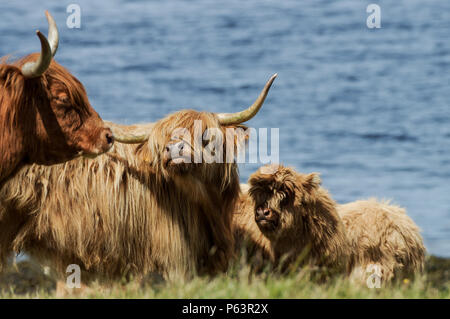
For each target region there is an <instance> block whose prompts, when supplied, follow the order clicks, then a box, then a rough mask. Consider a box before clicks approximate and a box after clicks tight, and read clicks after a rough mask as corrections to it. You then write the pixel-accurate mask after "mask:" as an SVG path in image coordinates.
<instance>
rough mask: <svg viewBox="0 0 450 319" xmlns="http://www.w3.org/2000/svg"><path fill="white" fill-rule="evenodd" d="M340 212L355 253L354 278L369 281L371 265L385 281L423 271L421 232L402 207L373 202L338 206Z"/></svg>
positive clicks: (358, 202)
mask: <svg viewBox="0 0 450 319" xmlns="http://www.w3.org/2000/svg"><path fill="white" fill-rule="evenodd" d="M338 212H339V215H340V216H341V218H342V221H343V222H344V225H345V229H346V233H347V238H348V239H349V244H350V249H351V251H352V254H351V263H350V267H351V269H352V277H353V278H356V279H359V280H361V279H364V278H367V277H368V275H370V273H371V272H373V271H374V270H375V269H373V270H370V268H369V266H370V265H376V266H378V267H379V274H378V275H380V276H381V279H382V280H386V281H389V280H391V279H393V278H401V277H404V276H411V275H413V274H414V273H417V272H421V271H422V270H423V267H424V260H425V247H424V245H423V240H422V237H421V236H420V230H419V228H418V227H417V225H416V224H415V223H414V222H413V221H412V219H411V218H409V217H408V216H407V215H406V212H405V210H404V209H403V208H401V207H399V206H396V205H392V204H390V203H389V202H380V201H377V200H375V199H371V200H363V201H356V202H352V203H348V204H344V205H339V206H338ZM368 271H369V272H368Z"/></svg>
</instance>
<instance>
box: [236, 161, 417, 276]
mask: <svg viewBox="0 0 450 319" xmlns="http://www.w3.org/2000/svg"><path fill="white" fill-rule="evenodd" d="M233 225H234V229H235V234H237V235H238V236H237V237H238V238H246V239H247V241H249V242H250V244H251V245H252V247H253V248H252V250H253V251H255V250H257V251H258V250H259V251H261V252H263V253H262V254H263V255H265V256H269V258H270V259H271V261H272V262H273V263H275V264H276V263H278V262H280V261H281V260H282V258H283V257H284V258H286V259H285V260H286V262H287V263H288V264H289V263H290V264H292V262H293V261H295V260H296V258H298V257H299V256H300V254H301V253H302V252H304V251H305V249H306V250H307V251H309V255H308V257H307V261H308V262H309V263H312V264H315V265H325V266H327V267H330V266H331V267H333V268H335V267H337V268H338V269H345V270H346V273H348V274H350V275H351V277H352V278H355V279H357V280H365V279H366V278H367V277H368V276H369V275H370V273H367V270H370V271H376V273H377V275H379V276H381V279H382V280H391V279H392V278H394V276H395V275H398V276H403V275H410V274H414V273H416V272H419V271H421V270H422V269H423V264H424V257H425V248H424V245H423V241H422V238H421V236H420V233H419V229H418V227H417V226H416V225H415V224H414V222H413V221H412V220H411V219H410V218H409V217H408V216H407V215H406V213H405V210H404V209H402V208H400V207H398V206H394V205H391V204H389V203H388V202H379V201H376V200H368V201H357V202H353V203H349V204H345V205H338V204H337V203H336V202H335V201H333V199H332V198H331V196H330V195H329V194H328V192H327V191H326V190H325V189H323V188H322V187H320V179H319V177H318V175H317V174H315V173H312V174H301V173H297V172H295V171H294V170H293V169H291V168H286V167H283V166H277V165H272V166H265V167H262V168H260V169H259V170H258V171H257V172H256V173H254V174H252V175H251V176H250V179H249V189H248V193H247V194H244V195H243V196H242V198H241V200H240V202H239V204H238V206H237V209H236V213H235V215H234V220H233ZM255 247H256V248H255ZM370 265H373V266H375V267H373V266H371V267H373V268H368V267H369V266H370Z"/></svg>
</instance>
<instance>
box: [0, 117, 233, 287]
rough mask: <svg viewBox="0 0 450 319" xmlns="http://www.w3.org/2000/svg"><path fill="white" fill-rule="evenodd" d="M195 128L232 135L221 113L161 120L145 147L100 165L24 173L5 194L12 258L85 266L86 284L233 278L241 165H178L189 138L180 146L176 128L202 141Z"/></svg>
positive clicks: (117, 153) (5, 239) (121, 149)
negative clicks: (175, 150) (174, 151)
mask: <svg viewBox="0 0 450 319" xmlns="http://www.w3.org/2000/svg"><path fill="white" fill-rule="evenodd" d="M195 120H201V121H202V132H203V131H204V130H205V129H206V128H219V129H220V130H221V131H222V132H224V133H225V129H226V127H224V126H221V125H220V124H219V122H218V119H217V116H216V115H215V114H211V113H204V112H195V111H190V110H188V111H180V112H177V113H175V114H172V115H170V116H167V117H166V118H164V119H162V120H160V121H158V122H156V123H155V126H154V128H153V130H152V132H151V133H150V137H149V139H148V141H147V142H145V143H143V144H140V145H138V146H135V145H122V144H116V145H115V146H114V147H113V150H112V151H111V152H109V153H107V155H105V156H101V157H97V158H95V159H92V160H89V159H82V158H80V159H75V160H73V161H70V162H68V163H65V164H60V165H54V166H51V167H45V166H39V165H32V166H28V167H24V168H23V169H21V170H20V171H19V172H18V173H17V174H16V175H15V176H14V177H13V178H11V179H10V180H8V181H7V182H6V183H5V185H4V187H3V188H2V189H1V190H0V206H1V207H0V248H1V253H2V257H3V260H4V257H5V256H6V255H7V254H8V253H9V252H11V251H14V252H19V251H24V252H26V253H28V254H30V255H31V256H32V257H35V258H37V259H38V260H40V261H41V262H50V264H51V265H53V266H54V267H55V268H56V269H57V270H58V271H59V272H60V273H62V274H64V272H65V269H66V267H67V266H68V265H69V264H78V265H80V266H81V267H82V269H84V270H86V273H85V274H84V277H82V281H83V282H86V280H88V278H118V277H120V276H122V275H124V274H133V275H138V276H139V275H144V274H147V273H149V272H157V273H160V274H162V275H163V276H164V277H165V278H169V279H172V278H179V277H189V276H192V275H194V274H213V273H216V272H218V271H224V270H226V269H227V264H228V261H229V260H230V258H231V256H232V254H233V236H232V232H231V219H232V212H233V208H234V206H235V201H236V199H237V198H238V197H239V177H238V171H237V165H236V164H235V163H225V164H220V163H212V164H206V163H199V164H194V163H192V164H188V163H176V162H175V161H171V160H170V159H168V158H167V156H166V152H165V149H166V146H168V145H171V144H173V143H177V142H179V141H181V140H184V137H183V139H181V137H180V139H179V140H178V139H175V140H174V137H173V135H172V133H173V132H174V131H175V129H176V128H180V127H183V128H187V129H188V130H189V131H190V133H191V136H194V134H193V127H194V121H195ZM223 142H224V143H225V141H223ZM185 146H191V145H190V144H189V141H186V144H185ZM187 148H188V147H185V150H186V149H187ZM224 149H225V151H224V153H225V154H224V156H226V155H227V154H226V148H224ZM190 150H191V151H193V150H192V146H191V148H190ZM89 274H90V275H91V276H88V275H89ZM86 276H87V277H86Z"/></svg>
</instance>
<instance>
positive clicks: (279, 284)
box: [0, 256, 450, 299]
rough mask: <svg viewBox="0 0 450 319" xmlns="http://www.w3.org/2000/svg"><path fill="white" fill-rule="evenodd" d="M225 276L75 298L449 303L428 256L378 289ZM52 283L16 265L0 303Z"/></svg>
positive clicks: (442, 267) (93, 291)
mask: <svg viewBox="0 0 450 319" xmlns="http://www.w3.org/2000/svg"><path fill="white" fill-rule="evenodd" d="M237 268H239V269H235V270H233V271H230V272H229V273H228V274H226V275H220V276H216V277H214V278H204V277H201V278H200V277H198V278H195V279H194V280H191V281H188V282H181V281H178V282H174V283H168V282H164V281H162V280H159V279H149V280H147V281H146V282H145V283H136V282H129V283H127V284H123V283H116V284H114V285H113V286H112V287H108V288H104V287H100V286H99V285H96V284H93V285H91V286H90V287H89V288H88V289H85V290H83V291H82V292H80V293H78V294H77V295H74V296H71V297H75V298H447V299H449V298H450V259H449V258H439V257H434V256H430V257H428V258H427V263H426V271H425V273H424V274H423V275H422V276H420V277H417V278H415V279H410V280H408V279H406V280H403V281H401V282H396V283H393V284H391V285H389V286H386V287H381V288H379V289H369V288H367V286H365V285H360V284H354V283H351V282H349V281H348V280H346V279H344V278H334V279H332V280H329V281H327V282H325V283H317V282H316V281H314V280H312V279H311V278H310V273H309V272H308V271H299V272H296V273H295V274H291V275H285V276H277V275H273V274H268V273H264V274H262V275H258V276H249V271H248V268H247V267H237ZM55 287H56V283H55V282H54V280H52V279H51V278H50V277H48V276H46V275H45V274H44V273H43V272H42V270H41V269H40V268H39V267H38V266H37V265H35V264H33V263H30V262H28V261H24V262H20V263H18V264H17V265H16V267H12V266H11V267H10V268H8V269H7V270H6V271H5V272H4V273H3V274H2V275H1V276H0V290H1V292H0V298H36V297H37V298H55V297H56V296H55Z"/></svg>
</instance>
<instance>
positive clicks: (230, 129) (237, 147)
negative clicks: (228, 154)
mask: <svg viewBox="0 0 450 319" xmlns="http://www.w3.org/2000/svg"><path fill="white" fill-rule="evenodd" d="M225 134H226V141H227V143H228V141H229V140H230V139H232V141H233V145H234V152H235V153H234V154H238V152H240V151H242V150H243V149H245V147H246V146H247V143H248V139H249V137H250V130H248V129H247V127H246V126H245V125H241V124H238V125H227V126H225Z"/></svg>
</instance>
